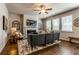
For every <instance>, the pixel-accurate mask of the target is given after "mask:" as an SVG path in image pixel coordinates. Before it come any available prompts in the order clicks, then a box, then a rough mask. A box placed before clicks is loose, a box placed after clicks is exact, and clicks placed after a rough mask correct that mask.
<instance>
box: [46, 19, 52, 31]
mask: <svg viewBox="0 0 79 59" xmlns="http://www.w3.org/2000/svg"><path fill="white" fill-rule="evenodd" d="M46 30H47V31H51V20H46Z"/></svg>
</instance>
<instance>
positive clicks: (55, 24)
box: [52, 19, 60, 31]
mask: <svg viewBox="0 0 79 59" xmlns="http://www.w3.org/2000/svg"><path fill="white" fill-rule="evenodd" d="M59 25H60V21H59V19H53V20H52V26H53V30H57V31H59Z"/></svg>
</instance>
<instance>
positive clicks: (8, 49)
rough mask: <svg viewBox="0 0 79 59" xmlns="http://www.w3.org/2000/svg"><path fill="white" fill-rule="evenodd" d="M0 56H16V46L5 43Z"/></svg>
mask: <svg viewBox="0 0 79 59" xmlns="http://www.w3.org/2000/svg"><path fill="white" fill-rule="evenodd" d="M1 55H18V48H17V44H10V43H7V45H6V46H5V47H4V49H3V51H2V52H1Z"/></svg>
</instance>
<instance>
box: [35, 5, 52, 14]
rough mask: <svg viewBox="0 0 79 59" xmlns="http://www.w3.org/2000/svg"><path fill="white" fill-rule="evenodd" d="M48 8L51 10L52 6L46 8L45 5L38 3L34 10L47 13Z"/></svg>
mask: <svg viewBox="0 0 79 59" xmlns="http://www.w3.org/2000/svg"><path fill="white" fill-rule="evenodd" d="M50 10H52V8H47V7H46V6H45V5H40V6H38V7H37V8H36V9H35V10H34V11H39V14H41V13H45V14H48V11H50Z"/></svg>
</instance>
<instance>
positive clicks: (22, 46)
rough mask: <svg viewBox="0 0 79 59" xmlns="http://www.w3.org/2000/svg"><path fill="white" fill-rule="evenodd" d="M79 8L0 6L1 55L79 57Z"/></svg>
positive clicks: (11, 4)
mask: <svg viewBox="0 0 79 59" xmlns="http://www.w3.org/2000/svg"><path fill="white" fill-rule="evenodd" d="M78 11H79V4H76V3H0V19H1V21H0V54H1V55H29V54H30V55H79V52H78V51H79V46H78V45H79V40H78V39H79V12H78Z"/></svg>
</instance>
